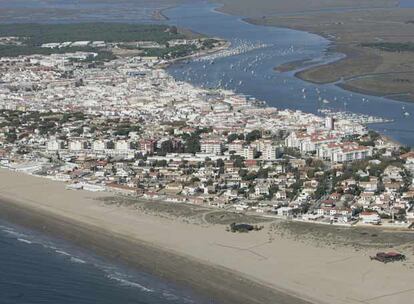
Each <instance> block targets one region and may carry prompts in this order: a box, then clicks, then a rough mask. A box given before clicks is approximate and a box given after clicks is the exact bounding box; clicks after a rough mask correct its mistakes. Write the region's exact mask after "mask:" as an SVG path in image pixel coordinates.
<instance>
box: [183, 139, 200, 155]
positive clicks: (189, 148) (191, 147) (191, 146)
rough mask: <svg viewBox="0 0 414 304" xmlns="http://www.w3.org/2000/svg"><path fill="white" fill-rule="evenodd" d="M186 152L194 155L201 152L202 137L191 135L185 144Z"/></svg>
mask: <svg viewBox="0 0 414 304" xmlns="http://www.w3.org/2000/svg"><path fill="white" fill-rule="evenodd" d="M184 151H185V152H186V153H192V154H195V153H197V152H200V137H199V136H198V135H196V134H191V136H190V138H188V139H187V141H186V143H185V148H184Z"/></svg>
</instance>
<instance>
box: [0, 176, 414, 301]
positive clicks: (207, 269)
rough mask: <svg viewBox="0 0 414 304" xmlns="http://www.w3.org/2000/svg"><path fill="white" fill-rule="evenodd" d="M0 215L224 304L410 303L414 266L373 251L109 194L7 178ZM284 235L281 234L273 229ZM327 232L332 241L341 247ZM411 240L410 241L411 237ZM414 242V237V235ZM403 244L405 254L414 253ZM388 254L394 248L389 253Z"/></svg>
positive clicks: (2, 178) (3, 181)
mask: <svg viewBox="0 0 414 304" xmlns="http://www.w3.org/2000/svg"><path fill="white" fill-rule="evenodd" d="M0 181H1V186H0V217H1V218H4V219H5V220H8V221H10V222H14V223H18V224H22V225H25V226H28V227H31V228H35V229H38V230H41V231H43V232H45V233H48V234H51V235H54V236H58V237H63V238H65V239H68V240H69V241H72V242H73V243H74V244H76V245H80V246H84V247H85V248H88V249H90V250H93V251H95V252H96V253H98V254H101V255H103V256H105V257H108V258H112V259H114V260H116V261H120V262H123V263H126V264H128V265H131V266H134V267H137V268H138V269H142V270H144V271H147V272H149V273H152V274H155V275H157V276H160V277H162V278H165V279H168V280H172V281H173V282H176V283H177V284H179V285H182V286H186V287H191V288H192V289H194V291H195V292H198V293H200V294H201V295H204V296H206V297H210V298H211V299H212V300H214V301H217V302H218V303H277V304H284V303H286V304H288V303H289V304H295V303H306V302H305V300H301V299H306V301H309V302H312V303H333V304H335V303H338V304H339V303H372V304H382V303H387V304H389V303H393V304H399V303H410V302H411V301H412V298H413V296H414V288H413V287H412V282H413V280H414V272H413V270H412V260H413V259H414V258H413V257H412V255H411V254H409V260H408V261H407V262H405V263H400V264H397V263H395V264H394V263H391V264H381V263H378V262H374V261H370V259H369V256H368V255H369V254H375V253H376V250H373V249H367V250H359V251H356V250H355V248H351V247H349V248H348V247H346V246H344V247H336V248H331V247H327V246H316V245H313V244H312V242H311V241H300V240H295V239H293V238H288V237H283V236H282V235H281V234H280V233H273V232H272V231H271V229H275V227H277V226H274V225H272V224H271V223H264V226H265V228H264V229H263V230H261V231H259V232H252V233H248V234H239V233H230V232H226V231H225V226H223V225H195V224H189V223H185V222H183V221H181V220H174V219H171V218H165V217H160V216H156V215H149V214H144V213H143V212H142V211H139V209H134V208H132V207H131V206H130V207H128V208H127V207H117V206H116V205H108V204H105V203H104V202H103V201H102V200H99V199H98V198H101V197H105V196H110V195H111V194H108V193H92V192H85V191H69V190H65V184H63V183H59V182H54V181H50V180H48V179H44V178H36V177H32V176H28V175H23V174H20V173H16V172H10V171H6V170H3V169H2V170H0ZM276 229H277V228H276ZM335 238H336V236H335V234H331V233H329V234H328V233H327V234H326V240H327V242H328V241H329V242H330V241H334V240H335ZM409 239H410V238H409ZM413 240H414V237H413ZM409 245H410V244H405V245H404V246H401V248H405V250H406V251H407V252H404V253H406V254H407V253H409V252H412V247H411V246H409ZM384 249H387V248H384Z"/></svg>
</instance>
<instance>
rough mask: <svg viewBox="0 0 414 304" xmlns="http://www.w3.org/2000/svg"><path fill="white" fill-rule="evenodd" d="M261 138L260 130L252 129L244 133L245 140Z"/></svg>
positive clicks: (250, 140)
mask: <svg viewBox="0 0 414 304" xmlns="http://www.w3.org/2000/svg"><path fill="white" fill-rule="evenodd" d="M260 138H262V133H261V132H260V130H253V131H251V132H249V133H247V135H246V141H247V142H252V141H255V140H257V139H260Z"/></svg>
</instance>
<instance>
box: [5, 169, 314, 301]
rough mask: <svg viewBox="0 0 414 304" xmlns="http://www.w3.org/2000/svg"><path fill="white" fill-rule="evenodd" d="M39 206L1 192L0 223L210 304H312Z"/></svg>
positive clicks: (240, 275)
mask: <svg viewBox="0 0 414 304" xmlns="http://www.w3.org/2000/svg"><path fill="white" fill-rule="evenodd" d="M7 173H10V174H13V173H12V172H7ZM3 175H4V169H0V176H3ZM18 175H21V174H18ZM24 176H25V177H26V178H28V179H36V180H41V181H42V182H43V183H46V184H50V183H53V184H60V183H58V182H50V181H49V180H47V179H42V178H39V177H33V176H27V175H24ZM43 183H42V184H43ZM63 191H65V190H63ZM67 191H69V190H67ZM70 192H71V193H75V194H84V195H85V194H86V196H91V197H93V198H97V197H101V196H103V197H105V196H108V193H104V194H103V195H94V193H90V192H84V191H82V192H84V193H81V192H73V191H70ZM35 205H36V202H35V201H31V202H29V200H26V201H23V200H17V199H12V198H10V197H9V196H8V195H6V196H5V195H4V191H3V190H0V218H2V219H4V220H6V221H8V222H10V223H13V224H18V225H20V226H23V227H26V228H29V229H33V230H35V231H38V232H40V233H43V234H46V235H48V236H51V237H55V238H62V239H64V240H66V241H69V242H70V243H72V244H74V245H76V246H79V247H80V248H84V249H86V250H89V251H91V252H94V253H95V254H97V255H99V256H102V257H104V258H107V259H108V260H110V261H115V262H117V263H121V264H124V265H126V266H129V267H132V268H135V269H137V270H140V271H144V272H147V273H150V274H152V275H154V276H157V277H159V278H161V279H163V280H167V281H169V282H173V283H174V284H176V285H177V286H181V287H185V288H190V289H191V290H192V291H194V292H195V293H196V294H197V295H200V296H201V297H202V298H204V299H206V300H208V301H211V303H220V304H227V303H228V304H231V303H240V304H249V303H270V302H271V301H274V300H275V299H277V301H278V304H309V303H310V302H308V301H305V300H302V299H300V298H297V297H295V296H291V295H289V294H288V293H285V292H282V291H278V290H276V289H274V288H269V287H267V286H265V285H264V284H262V283H260V282H256V281H254V280H251V279H249V278H247V277H246V276H245V275H243V274H240V273H238V272H237V271H234V270H230V269H226V268H224V267H221V266H217V265H213V264H210V263H206V262H205V261H200V260H197V259H194V258H193V257H190V256H186V255H183V254H182V253H177V252H174V250H171V249H170V250H167V249H165V248H161V247H160V246H157V245H156V244H154V243H151V242H148V241H145V240H141V239H136V238H133V237H131V236H126V235H125V234H124V233H119V232H117V231H115V230H114V229H108V227H103V226H102V225H99V224H97V223H93V224H92V223H88V222H87V221H86V220H85V219H82V220H81V219H79V218H78V219H77V220H76V219H74V218H73V217H72V216H64V215H62V213H61V212H60V211H61V210H58V209H56V210H46V209H45V208H41V207H37V206H35ZM194 270H196V271H194Z"/></svg>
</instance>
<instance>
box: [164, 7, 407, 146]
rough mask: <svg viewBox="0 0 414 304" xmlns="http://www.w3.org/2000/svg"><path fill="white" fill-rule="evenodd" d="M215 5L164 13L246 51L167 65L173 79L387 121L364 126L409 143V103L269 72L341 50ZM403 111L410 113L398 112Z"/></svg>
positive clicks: (287, 105) (279, 103) (286, 105)
mask: <svg viewBox="0 0 414 304" xmlns="http://www.w3.org/2000/svg"><path fill="white" fill-rule="evenodd" d="M216 7H217V6H216V5H213V4H210V3H207V2H205V3H203V4H200V3H197V4H187V5H182V6H179V7H176V8H173V9H168V10H166V11H164V13H165V15H166V16H167V17H168V18H169V21H168V22H169V23H170V24H174V25H177V26H180V27H185V28H189V29H192V30H193V31H195V32H199V33H203V34H207V35H209V36H216V37H221V38H224V39H227V40H229V41H231V43H232V49H233V50H234V49H235V50H238V49H241V48H243V49H245V50H246V49H249V47H250V49H252V50H251V51H245V52H242V53H239V52H238V53H237V55H233V56H227V57H222V58H217V59H215V60H214V64H211V63H212V61H193V62H190V63H187V64H176V65H173V66H172V67H170V68H169V72H170V73H171V74H172V75H173V76H174V77H176V78H177V79H180V80H185V81H189V82H191V83H193V84H195V85H198V86H204V87H217V86H221V87H224V88H228V89H231V90H234V91H236V92H238V93H241V94H246V95H250V96H253V97H256V98H257V99H260V100H263V101H266V102H267V104H268V105H269V106H274V107H277V108H280V109H297V110H302V111H305V112H311V113H315V114H318V113H319V112H318V110H320V109H332V110H334V111H350V112H354V113H361V114H368V115H374V116H379V117H384V118H387V119H392V120H394V121H393V122H392V123H385V124H374V125H370V128H372V129H374V130H377V131H379V132H380V133H382V134H384V135H387V136H389V137H391V138H393V139H395V140H397V141H399V142H400V143H402V144H404V145H410V146H414V103H407V102H399V101H395V100H390V99H387V98H383V97H375V96H368V95H364V94H357V93H351V92H349V91H346V90H343V89H341V88H340V87H338V86H336V85H335V84H325V85H316V84H312V83H308V82H305V81H303V80H300V79H298V78H296V77H295V76H294V73H293V72H286V73H279V72H276V71H274V67H276V66H278V65H280V64H283V63H288V62H292V61H300V60H306V59H311V60H313V61H314V62H318V63H322V62H328V61H332V60H337V59H339V58H341V54H330V53H327V52H326V50H327V48H328V46H329V44H330V42H329V41H328V40H326V39H325V38H322V37H320V36H318V35H314V34H310V33H306V32H303V31H295V30H291V29H284V28H276V27H265V26H258V25H253V24H249V23H247V22H245V21H243V19H242V18H240V17H237V16H231V15H226V14H223V13H220V12H217V11H216V10H215V8H216ZM255 47H260V48H255ZM220 80H221V82H220ZM304 91H305V94H304V93H303V92H304ZM318 91H319V92H320V93H318ZM304 95H305V96H304ZM324 99H325V100H326V101H325V103H324V102H323V100H324ZM327 101H328V102H329V103H326V102H327ZM405 112H407V113H409V114H411V115H410V116H405V115H403V114H404V113H405Z"/></svg>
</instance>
